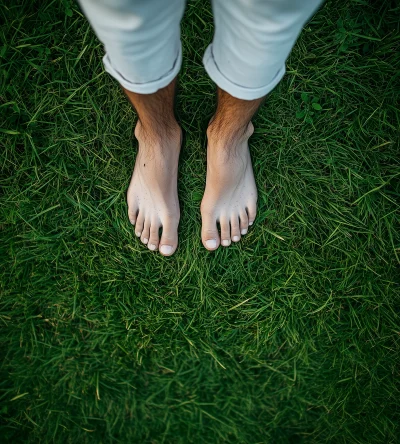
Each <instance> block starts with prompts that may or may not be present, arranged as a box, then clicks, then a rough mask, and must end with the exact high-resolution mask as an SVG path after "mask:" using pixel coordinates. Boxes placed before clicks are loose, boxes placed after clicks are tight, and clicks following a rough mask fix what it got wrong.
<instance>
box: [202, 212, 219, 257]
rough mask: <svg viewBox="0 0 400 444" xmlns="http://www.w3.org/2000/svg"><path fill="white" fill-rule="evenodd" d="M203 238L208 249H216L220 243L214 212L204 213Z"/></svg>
mask: <svg viewBox="0 0 400 444" xmlns="http://www.w3.org/2000/svg"><path fill="white" fill-rule="evenodd" d="M201 240H202V242H203V245H204V247H205V248H207V250H210V251H212V250H216V249H217V248H218V247H219V244H220V238H219V233H218V230H217V221H216V219H215V217H214V216H213V215H212V214H209V213H206V214H204V215H202V226H201Z"/></svg>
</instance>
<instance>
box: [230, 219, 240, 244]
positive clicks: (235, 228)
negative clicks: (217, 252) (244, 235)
mask: <svg viewBox="0 0 400 444" xmlns="http://www.w3.org/2000/svg"><path fill="white" fill-rule="evenodd" d="M231 238H232V241H233V242H239V241H240V225H239V217H238V216H237V215H236V216H232V217H231Z"/></svg>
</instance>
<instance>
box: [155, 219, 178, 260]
mask: <svg viewBox="0 0 400 444" xmlns="http://www.w3.org/2000/svg"><path fill="white" fill-rule="evenodd" d="M177 246H178V221H175V220H169V221H167V222H165V223H163V230H162V236H161V241H160V246H159V250H160V253H161V254H162V255H163V256H171V254H174V253H175V250H176V247H177Z"/></svg>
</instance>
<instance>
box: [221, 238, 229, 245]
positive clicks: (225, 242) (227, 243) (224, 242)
mask: <svg viewBox="0 0 400 444" xmlns="http://www.w3.org/2000/svg"><path fill="white" fill-rule="evenodd" d="M229 244H230V242H229V241H228V240H226V239H224V240H223V241H222V245H223V246H224V247H227V246H228V245H229Z"/></svg>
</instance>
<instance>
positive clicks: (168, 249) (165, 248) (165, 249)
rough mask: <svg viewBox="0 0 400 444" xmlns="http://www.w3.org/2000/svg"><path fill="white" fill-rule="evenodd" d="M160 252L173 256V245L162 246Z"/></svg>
mask: <svg viewBox="0 0 400 444" xmlns="http://www.w3.org/2000/svg"><path fill="white" fill-rule="evenodd" d="M160 251H161V253H162V254H171V253H172V247H171V245H161V248H160Z"/></svg>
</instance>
